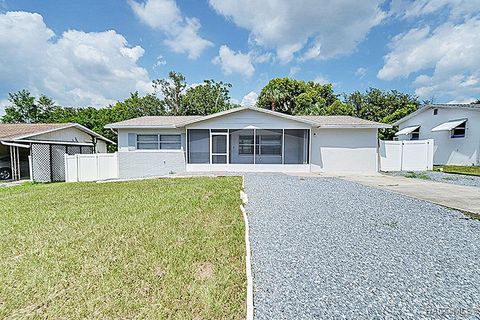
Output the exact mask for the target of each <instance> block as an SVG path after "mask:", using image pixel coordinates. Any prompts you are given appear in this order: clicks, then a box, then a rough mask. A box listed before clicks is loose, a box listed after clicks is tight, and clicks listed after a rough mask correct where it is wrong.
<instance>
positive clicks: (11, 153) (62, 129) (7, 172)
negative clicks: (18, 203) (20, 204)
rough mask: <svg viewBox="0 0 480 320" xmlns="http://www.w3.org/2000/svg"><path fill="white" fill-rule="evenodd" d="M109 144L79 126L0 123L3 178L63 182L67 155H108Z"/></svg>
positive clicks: (0, 152) (0, 159)
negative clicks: (96, 153)
mask: <svg viewBox="0 0 480 320" xmlns="http://www.w3.org/2000/svg"><path fill="white" fill-rule="evenodd" d="M107 143H113V142H112V141H110V140H108V139H107V138H105V137H103V136H101V135H99V134H97V133H95V132H93V131H92V130H90V129H87V128H85V127H84V126H81V125H79V124H76V123H53V124H43V123H42V124H0V179H2V180H7V179H14V180H17V179H20V178H30V177H31V178H32V180H34V181H40V182H49V181H63V180H65V168H64V166H65V165H64V155H65V154H78V153H94V152H107ZM29 156H31V163H29V159H28V158H29Z"/></svg>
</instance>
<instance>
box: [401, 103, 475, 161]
mask: <svg viewBox="0 0 480 320" xmlns="http://www.w3.org/2000/svg"><path fill="white" fill-rule="evenodd" d="M393 125H395V126H399V131H398V132H397V133H396V136H397V137H398V139H399V140H419V139H420V140H424V139H433V140H434V155H433V163H434V164H437V165H445V164H450V165H480V104H431V105H426V106H424V107H422V108H420V109H418V110H417V111H415V112H413V113H411V114H409V115H408V116H406V117H404V118H402V119H400V120H398V121H397V122H395V123H394V124H393Z"/></svg>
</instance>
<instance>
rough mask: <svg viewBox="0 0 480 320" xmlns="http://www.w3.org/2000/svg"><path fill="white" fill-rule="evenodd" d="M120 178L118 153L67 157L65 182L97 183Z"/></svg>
mask: <svg viewBox="0 0 480 320" xmlns="http://www.w3.org/2000/svg"><path fill="white" fill-rule="evenodd" d="M116 178H118V158H117V153H96V154H76V155H72V156H69V155H65V181H66V182H79V181H97V180H108V179H116Z"/></svg>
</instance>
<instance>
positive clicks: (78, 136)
mask: <svg viewBox="0 0 480 320" xmlns="http://www.w3.org/2000/svg"><path fill="white" fill-rule="evenodd" d="M29 139H33V140H52V141H67V142H79V143H91V142H92V137H91V136H90V135H89V134H88V133H86V132H84V131H82V130H79V129H77V128H74V127H70V128H65V129H59V130H55V131H52V132H47V133H43V134H39V135H36V136H32V137H30V138H29Z"/></svg>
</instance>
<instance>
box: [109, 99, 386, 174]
mask: <svg viewBox="0 0 480 320" xmlns="http://www.w3.org/2000/svg"><path fill="white" fill-rule="evenodd" d="M389 127H391V126H390V125H387V124H383V123H377V122H372V121H367V120H363V119H359V118H355V117H349V116H291V115H287V114H283V113H279V112H274V111H270V110H266V109H261V108H255V107H238V108H234V109H230V110H227V111H223V112H219V113H216V114H212V115H207V116H149V117H140V118H135V119H130V120H126V121H122V122H117V123H112V124H109V125H107V126H106V128H110V129H112V130H114V131H115V132H116V133H117V134H118V171H119V172H118V173H119V178H133V177H146V176H160V175H165V174H169V173H181V172H194V171H233V172H249V171H252V172H274V171H278V172H311V171H362V172H376V171H378V153H377V152H378V135H377V133H378V129H379V128H389Z"/></svg>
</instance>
